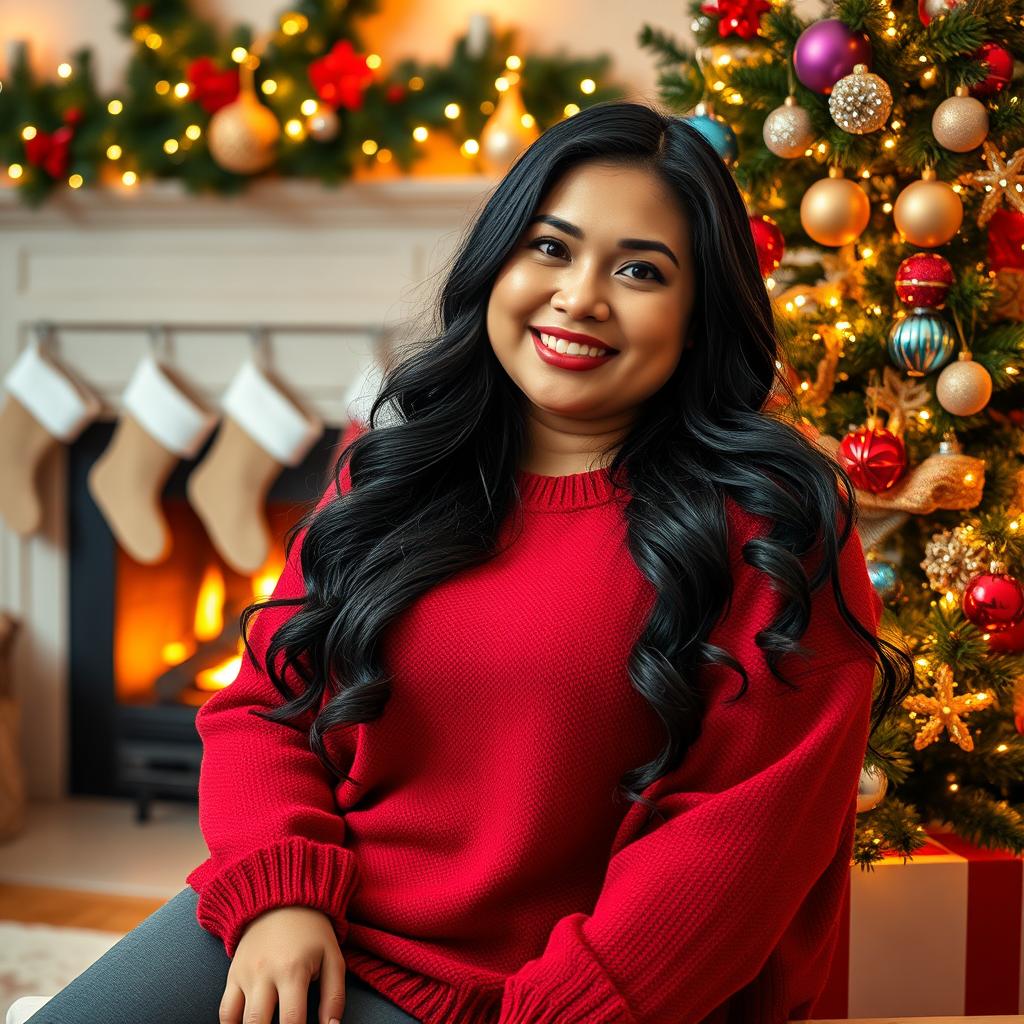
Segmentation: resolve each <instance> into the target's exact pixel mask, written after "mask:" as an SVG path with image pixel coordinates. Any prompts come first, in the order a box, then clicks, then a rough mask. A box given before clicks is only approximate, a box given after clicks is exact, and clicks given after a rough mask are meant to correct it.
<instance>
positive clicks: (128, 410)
mask: <svg viewBox="0 0 1024 1024" xmlns="http://www.w3.org/2000/svg"><path fill="white" fill-rule="evenodd" d="M122 406H123V412H122V415H121V418H120V420H119V421H118V424H117V428H116V429H115V431H114V436H113V438H112V439H111V442H110V444H109V445H108V447H107V449H106V450H105V451H104V452H103V454H102V455H101V456H100V457H99V458H98V459H97V460H96V462H95V463H94V464H93V466H92V468H91V469H90V470H89V474H88V479H87V484H88V487H89V493H90V494H92V496H93V500H94V501H95V502H96V504H97V506H98V507H99V509H100V511H101V512H102V513H103V516H104V518H105V519H106V520H107V523H108V524H109V525H110V529H111V532H112V533H113V534H114V537H115V538H116V539H117V542H118V544H120V545H121V547H122V548H124V550H125V551H127V552H128V554H130V555H131V556H132V558H134V559H135V560H136V561H138V562H142V563H144V564H153V563H156V562H162V561H163V560H164V559H165V558H166V557H167V556H168V555H169V554H170V551H171V547H172V540H171V534H170V530H169V529H168V526H167V520H166V519H165V518H164V514H163V511H162V510H161V508H160V496H161V494H162V492H163V489H164V484H165V483H166V482H167V477H168V476H169V475H170V473H171V470H172V469H173V468H174V466H175V465H176V464H177V462H178V461H179V460H180V459H190V458H194V457H195V455H196V453H197V452H198V451H199V449H200V448H201V447H202V446H203V443H204V442H205V441H206V439H207V438H208V437H209V436H210V433H211V432H212V431H213V428H214V427H215V426H216V423H217V416H216V414H215V413H212V412H210V411H208V410H207V409H205V408H203V407H202V406H201V405H200V404H199V403H198V402H197V401H196V400H195V399H194V398H193V397H192V396H191V395H190V394H189V393H188V392H187V390H186V389H185V386H184V385H183V384H181V383H179V382H178V381H177V380H176V379H174V377H173V375H172V374H171V372H170V371H169V370H167V369H166V368H165V367H163V366H161V365H160V363H158V362H157V360H156V359H155V358H154V357H153V356H152V355H147V356H145V357H144V358H143V360H142V361H141V362H140V363H139V365H138V367H137V368H136V370H135V372H134V373H133V374H132V378H131V380H130V381H129V382H128V386H127V387H126V388H125V391H124V396H123V399H122Z"/></svg>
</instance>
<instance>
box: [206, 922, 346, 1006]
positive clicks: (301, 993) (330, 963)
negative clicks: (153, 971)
mask: <svg viewBox="0 0 1024 1024" xmlns="http://www.w3.org/2000/svg"><path fill="white" fill-rule="evenodd" d="M314 978H319V979H320V1020H319V1024H332V1022H333V1024H338V1022H339V1021H340V1020H341V1015H342V1013H343V1012H344V1009H345V959H344V957H343V956H342V955H341V949H340V947H339V946H338V937H337V936H336V935H335V934H334V927H333V926H332V924H331V919H330V918H329V917H328V916H327V915H326V914H325V913H323V912H322V911H320V910H314V909H313V908H312V907H299V906H288V907H275V908H274V909H273V910H267V911H264V913H262V914H260V916H259V917H256V918H253V920H252V921H250V922H249V924H248V926H247V927H246V929H245V931H244V932H243V933H242V938H241V939H240V940H239V942H238V946H237V947H236V949H235V955H234V956H233V957H232V959H231V967H230V968H229V969H228V979H227V986H226V987H225V989H224V997H223V998H222V999H221V1002H220V1013H219V1017H218V1019H219V1021H220V1024H242V1021H243V1019H244V1021H245V1024H270V1022H271V1019H272V1018H273V1016H274V1007H275V1005H276V1004H277V1002H278V1001H280V1003H281V1011H280V1014H279V1019H280V1020H282V1021H288V1024H313V1022H312V1021H309V1022H307V1021H306V1002H307V999H308V993H309V983H310V981H312V980H313V979H314ZM243 1013H244V1015H245V1016H244V1018H243Z"/></svg>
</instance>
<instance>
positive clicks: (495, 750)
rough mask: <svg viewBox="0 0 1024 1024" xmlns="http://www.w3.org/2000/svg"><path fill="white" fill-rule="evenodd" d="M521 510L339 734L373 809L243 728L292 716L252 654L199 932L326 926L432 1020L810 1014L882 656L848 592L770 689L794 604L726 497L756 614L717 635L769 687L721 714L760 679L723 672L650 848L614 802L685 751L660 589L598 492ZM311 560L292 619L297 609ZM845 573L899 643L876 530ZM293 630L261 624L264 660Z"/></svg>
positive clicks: (617, 497)
mask: <svg viewBox="0 0 1024 1024" xmlns="http://www.w3.org/2000/svg"><path fill="white" fill-rule="evenodd" d="M357 429H358V428H357ZM350 436H352V434H351V431H350V433H349V434H348V435H347V437H350ZM347 437H346V439H347ZM519 485H520V489H521V493H522V496H523V502H524V508H525V516H524V519H525V528H524V530H523V533H522V534H521V535H520V536H519V537H518V539H517V540H516V541H515V543H514V544H513V545H512V546H511V547H510V548H509V549H508V550H507V551H505V552H504V553H503V554H502V555H501V556H500V557H498V558H497V559H495V560H494V561H492V562H490V563H488V564H487V565H485V566H482V567H479V568H476V569H472V570H470V571H468V572H464V573H461V574H460V575H458V576H457V577H455V578H453V579H452V580H450V581H447V582H445V583H443V584H442V585H440V586H438V587H435V588H433V589H432V590H431V591H429V592H428V593H426V594H424V595H423V596H422V597H420V598H419V599H417V600H416V601H415V602H414V603H413V604H412V605H411V606H410V607H409V608H408V609H407V610H406V612H405V613H403V614H402V615H401V616H400V617H399V618H398V619H397V620H395V621H394V622H393V623H392V626H391V627H389V629H388V631H387V632H386V634H385V637H384V638H383V640H382V656H383V658H384V660H385V664H386V665H387V666H388V669H389V670H390V671H391V672H392V673H393V676H394V688H393V691H392V694H391V698H390V701H389V703H388V705H387V708H386V710H385V713H384V715H383V716H382V717H381V718H380V719H378V720H377V721H374V722H369V723H366V724H361V725H358V726H357V727H355V728H354V729H346V730H340V731H342V732H343V733H344V735H343V736H338V733H337V732H335V733H332V734H330V737H329V739H328V742H329V743H333V744H334V746H333V747H332V751H333V752H334V754H335V756H338V757H342V758H344V762H343V763H345V764H346V765H350V768H349V769H348V770H349V771H350V772H351V774H353V775H354V776H355V777H356V778H357V779H359V780H360V781H361V782H362V783H363V785H362V787H361V788H359V789H357V788H356V787H353V786H352V785H351V784H349V783H342V784H339V785H336V786H335V785H333V780H332V779H331V778H330V777H329V776H328V775H327V774H326V773H325V771H324V770H323V768H322V766H321V764H320V762H319V761H318V759H317V758H316V756H315V755H314V754H313V753H312V752H311V751H310V750H309V747H308V742H307V739H308V738H307V736H306V735H305V734H304V733H303V732H302V731H300V730H296V729H294V728H290V727H286V726H282V725H274V724H271V723H269V722H265V721H263V720H261V719H259V718H257V717H255V716H253V715H250V714H249V711H250V710H251V709H253V708H257V707H258V708H263V709H267V708H270V707H274V706H277V705H279V704H280V703H281V699H280V696H279V695H278V693H277V691H276V690H274V688H273V687H272V685H271V684H270V682H269V680H268V678H267V676H266V673H265V671H263V670H262V668H261V667H260V666H259V665H254V664H253V663H252V661H251V660H249V658H248V657H246V658H245V659H244V661H243V665H242V669H241V671H240V673H239V675H238V678H237V679H236V680H235V681H234V682H233V683H232V684H231V685H230V686H228V687H227V688H225V689H224V690H222V691H220V692H218V693H217V694H216V695H215V696H213V697H212V698H211V699H209V700H208V701H207V702H206V704H205V705H203V707H202V708H201V709H200V711H199V713H198V716H197V726H198V730H199V734H200V736H201V737H202V740H203V746H204V754H203V761H202V776H201V781H200V787H199V806H200V825H201V828H202V832H203V835H204V837H205V839H206V842H207V844H208V846H209V849H210V853H211V856H210V857H209V859H207V860H206V861H204V862H203V863H202V864H201V865H199V866H198V867H197V868H195V870H193V871H192V872H191V874H189V876H188V879H187V881H188V883H189V884H190V885H191V886H192V887H193V888H194V889H195V890H196V891H197V892H198V893H199V905H198V913H197V916H198V920H199V922H200V924H201V925H202V927H203V928H205V929H206V930H207V931H209V932H211V933H212V934H214V935H216V936H218V937H220V938H221V939H222V940H223V942H224V947H225V950H226V952H227V954H228V955H229V956H232V955H233V954H234V951H235V948H236V946H237V943H238V941H239V938H240V937H241V934H242V932H243V930H244V929H245V927H246V925H247V924H248V923H249V922H250V921H252V920H253V918H255V917H256V916H257V915H259V914H260V913H262V912H263V911H265V910H267V909H269V908H272V907H276V906H281V905H286V904H302V905H308V906H312V907H317V908H319V909H321V910H323V911H325V912H326V913H327V914H329V915H330V917H331V919H332V921H333V922H334V925H335V931H336V934H337V936H338V939H339V942H340V944H341V949H342V953H343V954H344V957H345V961H346V964H347V968H348V970H350V971H351V972H352V973H353V974H355V975H357V976H358V977H360V978H362V979H363V980H365V981H366V982H368V983H369V984H370V985H371V986H373V987H374V988H376V989H377V990H378V991H379V992H381V993H383V994H384V995H385V996H386V997H387V998H388V999H390V1000H391V1001H392V1002H394V1003H395V1004H397V1005H398V1006H399V1007H401V1008H402V1009H403V1010H405V1011H406V1012H407V1013H409V1014H411V1015H412V1016H413V1017H415V1018H416V1019H417V1020H420V1021H422V1022H424V1024H610V1022H616V1024H618V1022H622V1024H690V1022H693V1024H698V1022H706V1024H712V1022H714V1024H726V1022H728V1024H740V1022H742V1024H781V1022H783V1021H786V1020H787V1019H790V1018H792V1019H799V1018H802V1017H805V1016H807V1015H808V1013H809V1011H810V1008H811V1007H810V1004H811V1002H812V1000H813V999H814V998H815V997H816V996H817V994H818V993H819V992H820V990H821V989H822V987H823V986H824V982H825V979H826V974H827V970H828V966H829V962H830V959H831V956H832V953H833V950H834V947H835V940H836V938H837V934H838V932H837V923H838V917H839V913H840V906H841V902H842V897H843V889H844V886H846V885H847V884H848V881H849V873H850V858H851V852H852V844H853V828H854V814H855V802H856V790H857V783H858V778H859V774H860V769H861V766H862V762H863V757H864V753H865V746H866V743H867V739H868V717H869V713H870V701H871V690H872V682H873V677H874V669H873V653H872V651H871V650H870V648H869V647H868V645H866V644H864V643H863V642H862V641H858V640H857V639H856V638H855V637H853V635H852V634H851V633H850V632H849V631H848V630H847V628H846V627H845V624H844V623H843V622H842V620H841V618H840V617H839V612H838V610H837V607H836V605H835V601H834V598H833V596H832V593H831V589H830V587H829V586H828V585H827V584H826V586H825V587H822V588H821V589H819V590H818V591H817V592H816V594H815V596H814V599H813V600H814V604H813V612H812V618H811V625H810V627H809V629H808V631H807V633H806V634H805V636H804V638H803V641H802V642H803V643H804V645H805V646H807V647H808V648H810V649H811V650H812V651H813V657H812V658H810V659H808V660H807V661H803V660H801V659H798V658H795V657H793V656H789V657H788V658H787V659H784V661H783V666H784V671H785V673H786V674H787V676H788V677H789V678H792V679H794V680H797V681H799V682H800V683H801V687H802V688H801V690H800V691H799V692H797V691H792V690H790V689H788V688H786V687H785V686H784V685H783V684H781V683H778V682H777V681H776V680H775V679H774V677H772V676H771V675H770V673H769V671H768V669H767V665H766V664H765V662H764V660H763V657H762V655H761V652H760V649H759V648H758V647H757V646H756V644H755V642H754V635H755V634H756V633H757V632H758V630H760V629H762V628H763V627H764V626H766V625H767V624H768V623H769V622H770V621H771V619H772V618H773V617H774V614H775V610H776V608H777V607H778V604H779V600H780V599H779V598H778V597H777V595H775V593H774V591H773V590H772V589H771V588H770V586H769V584H768V582H767V581H766V578H765V577H763V576H762V575H761V574H760V573H758V572H756V571H755V570H753V569H752V568H751V567H750V566H748V565H747V564H746V563H745V562H744V561H743V560H742V557H741V555H740V548H741V547H742V545H743V543H744V542H745V541H746V540H747V539H748V538H749V537H751V536H753V535H755V533H757V532H758V531H763V530H764V529H765V528H766V526H767V523H766V522H765V521H764V520H762V519H761V518H760V517H755V516H751V515H749V514H747V513H745V512H743V511H742V510H741V509H740V508H739V506H738V505H736V504H734V503H733V502H731V501H730V502H729V504H728V514H729V525H730V541H731V549H732V564H733V575H734V594H733V599H732V606H731V609H729V610H727V612H726V614H724V615H723V616H722V618H721V619H720V620H719V622H718V624H717V625H716V627H715V629H714V631H713V633H712V635H711V638H710V639H711V641H712V642H713V643H716V644H718V645H719V646H721V647H724V648H725V649H727V650H729V651H730V652H731V653H733V654H734V656H736V657H737V658H738V659H739V660H740V661H741V663H742V664H743V665H744V667H745V668H746V669H747V672H748V673H749V675H750V687H749V690H748V691H747V693H746V694H745V695H744V696H743V697H742V698H741V699H740V700H739V701H737V702H736V703H734V704H727V703H725V699H726V698H728V697H730V696H732V695H733V694H734V693H735V692H736V690H737V688H738V687H739V685H740V682H741V680H740V677H739V676H738V675H737V674H736V673H735V672H732V671H730V670H728V669H720V668H717V667H715V668H706V669H705V671H707V672H708V673H709V681H710V682H711V684H712V691H711V699H710V700H709V702H708V708H707V711H706V715H705V718H704V720H703V727H702V732H701V735H700V737H699V739H698V740H697V741H696V743H695V744H694V745H693V746H691V748H690V750H689V752H688V754H687V755H686V756H685V757H684V759H683V762H682V764H681V765H680V766H679V767H678V768H677V769H676V770H675V771H673V772H671V773H670V774H669V775H667V776H664V777H663V778H662V779H660V780H659V781H658V782H656V783H654V784H653V785H652V786H650V787H648V789H647V790H645V795H646V796H647V797H648V798H650V799H652V800H654V801H656V802H657V804H658V805H659V807H660V808H661V810H662V812H663V813H664V815H665V818H666V820H664V821H662V820H660V819H659V818H657V817H655V818H654V819H652V822H651V824H649V825H647V826H646V827H644V826H643V820H644V818H645V816H646V810H645V809H644V808H643V807H642V806H640V805H637V804H627V803H618V802H616V801H613V799H612V793H613V790H614V788H615V785H616V783H617V782H618V780H619V778H620V776H621V774H622V772H623V771H624V770H625V769H626V768H628V767H631V766H634V765H639V764H641V763H644V762H646V761H647V760H648V759H650V758H651V757H652V756H653V755H654V754H656V753H657V752H658V751H659V750H660V749H661V747H662V744H663V742H664V734H663V731H662V727H661V723H660V720H659V719H658V718H657V716H656V715H655V714H654V712H653V710H652V709H651V707H650V705H649V704H648V703H647V701H646V700H644V699H643V698H642V697H641V696H640V695H639V694H638V693H637V692H636V691H635V690H634V689H633V687H632V686H631V684H630V681H629V677H628V674H627V669H626V666H627V659H628V655H629V652H630V650H631V648H632V646H633V644H634V642H635V641H636V640H637V638H638V637H639V636H640V635H641V633H642V631H643V626H644V623H645V619H646V618H647V615H648V612H649V611H650V608H651V605H652V603H653V600H654V589H653V587H652V586H651V584H650V583H649V582H648V581H647V580H646V579H645V578H644V577H643V576H642V575H641V574H640V572H639V571H638V570H637V568H636V567H635V565H634V563H633V561H632V559H631V557H630V555H629V552H628V549H627V547H626V528H625V519H624V516H623V512H622V505H623V501H624V500H625V499H624V498H623V496H622V492H620V491H616V489H615V488H614V486H613V484H612V481H611V478H610V477H609V475H608V473H607V471H605V470H596V471H593V472H589V473H577V474H573V475H570V476H558V477H549V476H541V475H536V474H532V473H527V472H520V473H519ZM349 486H350V481H349V479H348V471H347V467H346V470H345V472H344V473H343V476H342V487H343V490H347V489H348V487H349ZM329 500H339V499H337V498H336V496H335V495H334V485H333V484H332V485H331V486H329V487H328V489H327V491H326V492H325V494H324V497H323V499H322V500H321V503H323V502H326V501H329ZM340 500H344V498H342V499H340ZM298 550H299V544H298V542H297V543H296V545H295V547H294V548H293V554H292V558H291V559H290V560H289V562H288V565H287V568H286V569H285V571H284V573H283V575H282V576H281V578H280V581H279V582H278V585H277V589H276V591H275V596H284V595H288V596H292V595H297V594H302V593H303V592H304V591H303V584H302V578H301V569H300V567H299V563H298ZM842 568H843V581H844V582H843V590H844V595H845V596H846V598H847V601H848V604H849V605H850V607H851V609H852V611H853V612H854V614H855V615H857V616H858V618H859V619H860V620H861V621H862V622H863V623H865V624H866V625H867V626H868V627H869V628H872V629H874V628H877V623H878V615H879V612H880V608H881V602H880V601H879V599H878V598H877V597H876V596H875V592H874V590H873V589H872V586H871V584H870V581H869V578H868V575H867V571H866V567H865V561H864V557H863V554H862V552H861V547H860V543H859V538H858V537H857V535H856V534H854V536H853V538H852V540H851V541H850V542H849V543H848V544H847V545H846V547H845V549H844V551H843V554H842ZM289 614H294V608H275V609H265V610H263V611H261V612H260V613H259V614H258V615H257V616H256V618H255V621H254V624H253V628H252V632H251V633H250V642H251V643H252V645H253V648H254V650H255V651H256V652H257V653H260V654H261V653H262V652H263V651H265V649H266V646H267V644H268V643H269V639H270V636H271V634H272V632H273V629H274V628H276V626H277V625H278V624H279V623H280V622H281V621H283V619H284V618H286V617H287V616H288V615H289ZM282 657H283V655H282ZM261 660H262V658H261Z"/></svg>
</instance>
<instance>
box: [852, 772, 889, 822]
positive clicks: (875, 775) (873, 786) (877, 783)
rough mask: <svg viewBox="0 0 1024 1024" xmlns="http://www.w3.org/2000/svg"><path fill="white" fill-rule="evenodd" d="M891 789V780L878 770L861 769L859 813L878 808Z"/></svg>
mask: <svg viewBox="0 0 1024 1024" xmlns="http://www.w3.org/2000/svg"><path fill="white" fill-rule="evenodd" d="M888 788H889V779H888V777H887V776H886V774H885V773H884V772H882V771H880V770H879V769H878V768H861V770H860V782H859V784H858V786H857V813H858V814H862V813H863V812H864V811H870V810H871V809H872V808H874V807H877V806H878V805H879V804H880V803H881V802H882V798H883V797H884V796H885V791H886V790H887V789H888Z"/></svg>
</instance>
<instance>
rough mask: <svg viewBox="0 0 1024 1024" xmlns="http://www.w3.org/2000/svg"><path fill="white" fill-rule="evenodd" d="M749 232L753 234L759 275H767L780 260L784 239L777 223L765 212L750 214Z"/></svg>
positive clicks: (784, 244) (783, 248)
mask: <svg viewBox="0 0 1024 1024" xmlns="http://www.w3.org/2000/svg"><path fill="white" fill-rule="evenodd" d="M750 233H751V234H752V235H753V236H754V248H755V249H757V262H758V265H759V266H760V267H761V276H762V277H767V276H768V274H770V273H771V272H772V271H773V270H775V269H776V267H778V265H779V264H780V263H781V262H782V254H783V253H784V252H785V251H786V240H785V239H784V238H783V237H782V232H781V231H780V230H779V226H778V224H776V223H775V221H773V220H772V219H771V217H769V216H767V215H766V214H754V215H753V216H751V218H750Z"/></svg>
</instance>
